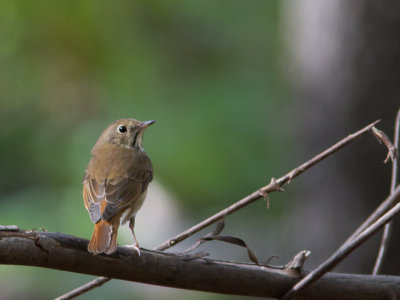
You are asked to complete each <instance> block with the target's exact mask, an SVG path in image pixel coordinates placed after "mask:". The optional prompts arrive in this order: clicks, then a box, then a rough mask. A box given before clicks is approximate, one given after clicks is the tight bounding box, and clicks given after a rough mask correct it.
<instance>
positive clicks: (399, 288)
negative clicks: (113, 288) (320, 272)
mask: <svg viewBox="0 0 400 300" xmlns="http://www.w3.org/2000/svg"><path fill="white" fill-rule="evenodd" d="M87 244H88V241H87V240H85V239H81V238H78V237H74V236H69V235H66V234H62V233H49V232H35V231H21V230H18V231H7V230H3V231H0V263H1V264H15V265H29V266H37V267H44V268H51V269H58V270H64V271H70V272H77V273H84V274H90V275H96V276H107V277H112V278H118V279H123V280H129V281H137V282H142V283H148V284H156V285H161V286H168V287H175V288H182V289H192V290H200V291H208V292H216V293H225V294H236V295H250V296H260V297H279V296H280V295H282V294H283V293H284V292H285V291H287V290H288V289H289V288H290V287H291V286H293V284H295V282H296V281H298V279H297V278H295V277H293V276H290V275H289V274H287V273H286V272H285V271H281V270H275V269H270V268H267V267H263V266H257V265H249V264H240V263H232V262H224V261H217V260H211V259H203V258H202V259H193V260H185V259H182V258H181V257H179V256H177V255H175V254H171V253H163V252H157V251H149V250H142V251H141V256H140V257H138V256H136V255H135V254H134V253H135V252H134V251H132V250H131V249H129V248H127V247H118V250H117V251H116V253H115V254H113V255H111V256H107V255H98V256H95V255H92V254H90V253H88V252H87V250H86V248H87ZM388 291H391V292H392V293H394V294H396V295H400V277H395V276H372V275H350V274H335V273H330V274H327V275H326V277H324V278H322V279H321V280H320V281H318V282H316V283H315V284H314V285H313V286H311V287H310V288H309V289H307V290H306V291H304V292H303V293H301V294H299V295H298V297H299V298H297V299H367V300H369V299H371V300H372V299H384V297H385V295H388V294H387V293H388Z"/></svg>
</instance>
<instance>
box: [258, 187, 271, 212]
mask: <svg viewBox="0 0 400 300" xmlns="http://www.w3.org/2000/svg"><path fill="white" fill-rule="evenodd" d="M258 193H259V194H260V196H261V197H263V198H264V200H265V202H266V203H267V209H269V203H270V201H271V199H270V198H269V195H268V193H267V192H263V191H259V192H258Z"/></svg>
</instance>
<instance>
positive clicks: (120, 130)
mask: <svg viewBox="0 0 400 300" xmlns="http://www.w3.org/2000/svg"><path fill="white" fill-rule="evenodd" d="M118 131H119V132H120V133H126V131H127V129H126V126H124V125H119V126H118Z"/></svg>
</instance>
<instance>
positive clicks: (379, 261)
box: [372, 109, 400, 275]
mask: <svg viewBox="0 0 400 300" xmlns="http://www.w3.org/2000/svg"><path fill="white" fill-rule="evenodd" d="M399 132H400V109H399V111H398V112H397V116H396V122H395V126H394V142H393V144H394V147H395V150H394V151H395V153H396V152H398V149H399ZM398 162H399V160H398V155H397V156H396V155H394V159H392V180H391V182H390V194H393V192H394V189H395V188H396V184H397V166H398ZM391 231H392V223H391V222H390V223H387V224H386V225H385V228H384V229H383V234H382V240H381V245H380V247H379V252H378V256H377V258H376V261H375V265H374V269H373V271H372V275H377V274H378V273H379V272H380V271H381V269H382V265H383V260H384V258H385V254H386V252H387V251H386V250H387V248H388V247H389V241H390V234H391Z"/></svg>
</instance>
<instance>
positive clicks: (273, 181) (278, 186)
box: [269, 177, 285, 192]
mask: <svg viewBox="0 0 400 300" xmlns="http://www.w3.org/2000/svg"><path fill="white" fill-rule="evenodd" d="M269 184H271V185H273V187H272V189H273V190H274V191H277V192H284V191H285V190H284V189H283V187H282V184H280V183H278V182H277V181H276V179H275V178H274V177H272V178H271V182H270V183H269Z"/></svg>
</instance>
